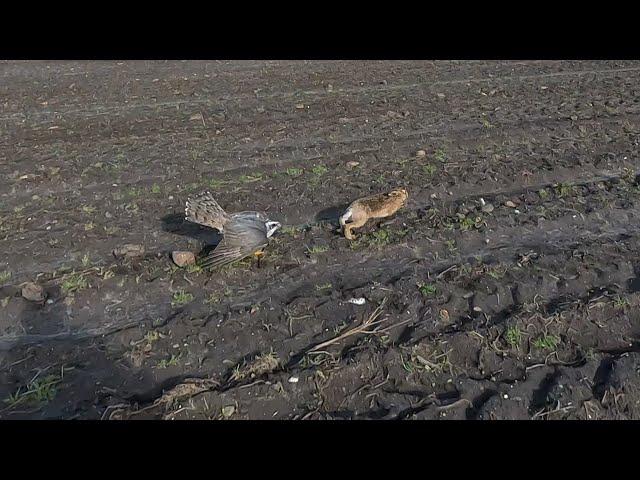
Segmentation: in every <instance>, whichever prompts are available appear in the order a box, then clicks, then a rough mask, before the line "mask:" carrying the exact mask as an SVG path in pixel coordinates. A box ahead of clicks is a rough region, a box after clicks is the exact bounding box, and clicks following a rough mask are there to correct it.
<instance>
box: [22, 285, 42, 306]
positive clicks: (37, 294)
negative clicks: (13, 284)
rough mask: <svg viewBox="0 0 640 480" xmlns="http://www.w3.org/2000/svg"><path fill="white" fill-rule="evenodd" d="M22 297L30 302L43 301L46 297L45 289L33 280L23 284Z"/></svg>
mask: <svg viewBox="0 0 640 480" xmlns="http://www.w3.org/2000/svg"><path fill="white" fill-rule="evenodd" d="M22 297H23V298H25V299H26V300H29V301H30V302H42V301H44V299H45V294H44V289H43V288H42V287H41V286H40V285H38V284H36V283H33V282H27V283H25V284H24V285H23V286H22Z"/></svg>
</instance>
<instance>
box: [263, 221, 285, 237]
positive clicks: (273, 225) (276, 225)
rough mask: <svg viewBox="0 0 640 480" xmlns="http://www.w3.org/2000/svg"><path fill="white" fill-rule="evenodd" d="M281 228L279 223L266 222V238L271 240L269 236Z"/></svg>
mask: <svg viewBox="0 0 640 480" xmlns="http://www.w3.org/2000/svg"><path fill="white" fill-rule="evenodd" d="M280 227H282V225H281V224H280V222H275V221H268V222H267V238H271V236H272V235H273V234H274V233H276V231H277V230H278V229H279V228H280Z"/></svg>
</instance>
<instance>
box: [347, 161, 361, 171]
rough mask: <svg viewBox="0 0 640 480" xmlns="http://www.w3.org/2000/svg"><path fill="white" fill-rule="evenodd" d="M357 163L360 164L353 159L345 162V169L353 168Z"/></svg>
mask: <svg viewBox="0 0 640 480" xmlns="http://www.w3.org/2000/svg"><path fill="white" fill-rule="evenodd" d="M358 165H360V162H355V161H351V162H347V170H353V169H354V168H356V167H357V166H358Z"/></svg>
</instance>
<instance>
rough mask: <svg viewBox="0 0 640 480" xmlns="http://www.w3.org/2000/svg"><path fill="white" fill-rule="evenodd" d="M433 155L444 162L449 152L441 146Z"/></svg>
mask: <svg viewBox="0 0 640 480" xmlns="http://www.w3.org/2000/svg"><path fill="white" fill-rule="evenodd" d="M433 156H434V158H435V159H436V160H438V161H439V162H444V161H446V160H447V153H446V152H445V150H444V149H442V148H439V149H438V150H436V153H435V154H434V155H433Z"/></svg>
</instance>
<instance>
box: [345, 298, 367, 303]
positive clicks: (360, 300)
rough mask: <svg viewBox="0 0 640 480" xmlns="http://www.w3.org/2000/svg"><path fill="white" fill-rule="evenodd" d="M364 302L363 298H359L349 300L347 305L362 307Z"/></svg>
mask: <svg viewBox="0 0 640 480" xmlns="http://www.w3.org/2000/svg"><path fill="white" fill-rule="evenodd" d="M365 302H366V300H365V299H364V298H363V297H360V298H350V299H349V300H347V303H353V304H354V305H364V304H365Z"/></svg>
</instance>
